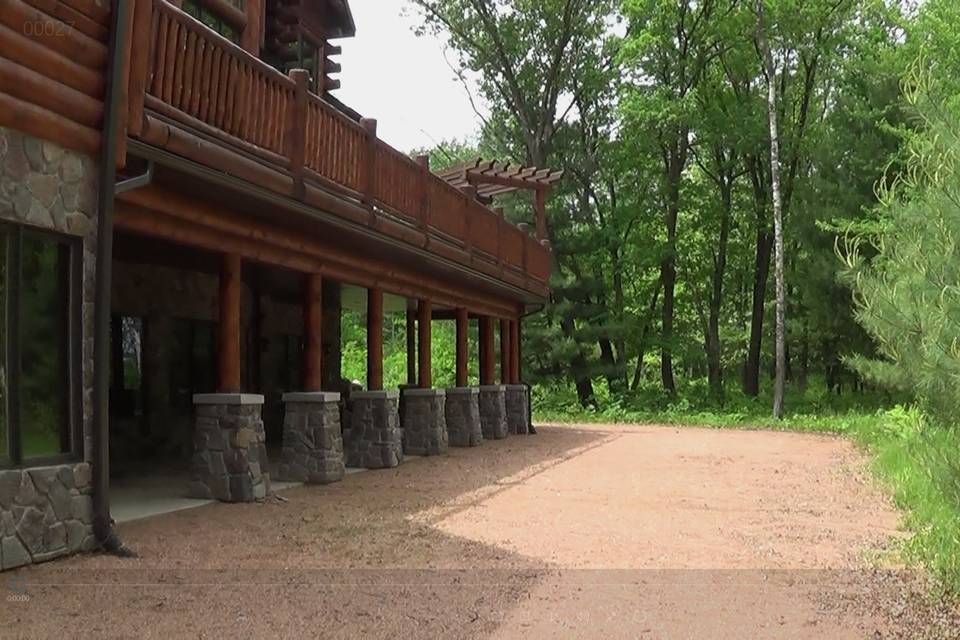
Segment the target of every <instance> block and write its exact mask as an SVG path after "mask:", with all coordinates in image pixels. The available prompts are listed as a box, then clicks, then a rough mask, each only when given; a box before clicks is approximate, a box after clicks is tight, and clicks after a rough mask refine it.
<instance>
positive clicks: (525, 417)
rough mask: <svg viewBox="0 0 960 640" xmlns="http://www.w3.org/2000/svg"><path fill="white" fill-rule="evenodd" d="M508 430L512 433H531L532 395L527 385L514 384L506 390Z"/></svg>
mask: <svg viewBox="0 0 960 640" xmlns="http://www.w3.org/2000/svg"><path fill="white" fill-rule="evenodd" d="M505 399H506V407H507V429H508V430H509V432H510V433H514V434H519V435H526V434H528V433H530V395H529V390H528V389H527V386H526V385H522V384H512V385H507V388H506V397H505Z"/></svg>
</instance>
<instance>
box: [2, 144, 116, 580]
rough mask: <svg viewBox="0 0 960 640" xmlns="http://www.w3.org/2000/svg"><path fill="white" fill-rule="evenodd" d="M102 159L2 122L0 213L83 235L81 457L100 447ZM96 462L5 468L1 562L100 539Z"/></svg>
mask: <svg viewBox="0 0 960 640" xmlns="http://www.w3.org/2000/svg"><path fill="white" fill-rule="evenodd" d="M97 179H98V167H97V162H96V159H95V158H93V157H91V156H87V155H84V154H81V153H77V152H75V151H71V150H69V149H64V148H63V147H61V146H59V145H57V144H54V143H52V142H47V141H42V140H39V139H37V138H34V137H32V136H29V135H26V134H24V133H21V132H19V131H15V130H13V129H7V128H4V127H0V219H2V220H7V221H11V222H17V223H22V224H24V225H28V226H32V227H37V228H41V229H47V230H51V231H57V232H60V233H63V234H66V235H71V236H75V237H79V238H81V239H82V241H83V283H82V286H83V295H82V306H83V312H82V313H83V320H82V332H83V335H82V342H83V345H82V359H83V366H82V370H83V374H82V380H81V387H82V388H81V389H80V392H81V399H82V422H83V442H82V443H77V447H76V448H77V450H78V451H79V452H80V453H82V460H86V461H89V460H90V459H91V458H92V455H93V445H92V440H91V427H92V423H93V404H92V398H93V298H94V285H95V278H96V232H97V224H96V217H97ZM91 491H92V488H91V469H90V465H89V464H87V463H85V462H76V463H72V464H63V465H57V466H52V467H42V468H29V467H27V468H24V469H5V470H0V534H2V535H0V568H2V569H10V568H13V567H17V566H20V565H23V564H29V563H32V562H42V561H44V560H50V559H52V558H56V557H58V556H62V555H66V554H68V553H73V552H76V551H80V550H85V549H90V548H92V547H93V546H94V541H93V526H92V520H93V506H92V500H91V497H90V493H91Z"/></svg>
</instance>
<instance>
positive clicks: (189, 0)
mask: <svg viewBox="0 0 960 640" xmlns="http://www.w3.org/2000/svg"><path fill="white" fill-rule="evenodd" d="M227 2H228V3H229V4H230V5H231V6H233V7H234V8H235V9H238V10H240V11H241V12H242V11H243V0H227ZM218 4H219V3H215V2H209V0H184V2H183V10H184V11H185V12H186V13H188V14H190V15H191V16H193V17H194V18H196V19H197V20H199V21H200V22H202V23H203V24H205V25H207V26H208V27H210V28H211V29H213V30H214V31H216V32H217V33H219V34H220V35H222V36H223V37H224V38H227V39H228V40H230V41H232V42H235V43H239V42H240V31H239V30H237V28H236V25H235V24H234V23H233V22H230V21H229V20H226V19H224V18H225V17H224V15H223V14H222V13H221V12H219V11H217V5H218Z"/></svg>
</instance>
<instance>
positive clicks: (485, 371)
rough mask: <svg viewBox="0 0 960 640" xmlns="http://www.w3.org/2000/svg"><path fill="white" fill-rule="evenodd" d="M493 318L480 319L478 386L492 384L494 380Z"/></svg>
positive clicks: (495, 365)
mask: <svg viewBox="0 0 960 640" xmlns="http://www.w3.org/2000/svg"><path fill="white" fill-rule="evenodd" d="M493 332H494V329H493V318H491V317H490V316H481V317H480V384H482V385H490V384H494V380H495V379H496V369H497V364H496V348H495V345H494V335H493Z"/></svg>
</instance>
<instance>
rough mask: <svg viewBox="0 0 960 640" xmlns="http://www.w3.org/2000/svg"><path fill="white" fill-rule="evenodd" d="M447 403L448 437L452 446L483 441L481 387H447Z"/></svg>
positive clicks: (476, 443) (471, 444)
mask: <svg viewBox="0 0 960 640" xmlns="http://www.w3.org/2000/svg"><path fill="white" fill-rule="evenodd" d="M445 405H446V406H445V408H444V413H445V417H446V421H447V438H448V440H449V444H450V446H451V447H475V446H477V445H479V444H480V443H481V442H483V431H482V430H481V428H480V389H478V388H477V387H454V388H452V389H447V398H446V402H445Z"/></svg>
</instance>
